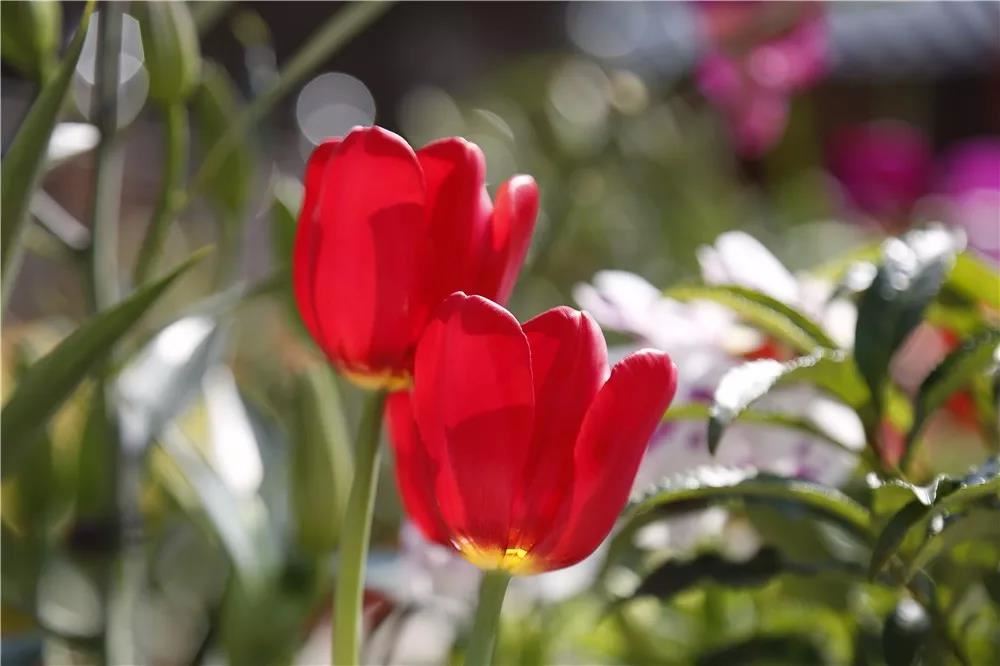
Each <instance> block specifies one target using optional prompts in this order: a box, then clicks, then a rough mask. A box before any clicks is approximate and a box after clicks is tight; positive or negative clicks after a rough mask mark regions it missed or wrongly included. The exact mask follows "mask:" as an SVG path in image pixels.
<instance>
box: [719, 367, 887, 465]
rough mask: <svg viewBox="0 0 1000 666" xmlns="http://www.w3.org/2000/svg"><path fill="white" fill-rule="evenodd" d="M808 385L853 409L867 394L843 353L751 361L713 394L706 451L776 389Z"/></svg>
mask: <svg viewBox="0 0 1000 666" xmlns="http://www.w3.org/2000/svg"><path fill="white" fill-rule="evenodd" d="M790 384H810V385H812V386H815V387H817V388H820V389H822V390H824V391H825V392H827V393H830V394H831V395H833V396H834V397H836V398H838V399H840V400H842V401H843V402H845V403H846V404H848V405H850V406H851V407H854V408H855V409H857V408H859V407H860V406H862V405H864V404H865V403H866V402H867V400H868V393H867V390H866V388H865V386H864V384H863V383H862V382H861V381H860V378H859V377H858V376H857V372H856V370H855V369H854V367H853V364H852V363H851V362H850V360H849V359H848V358H847V355H846V354H845V353H844V352H838V351H829V350H822V351H817V352H815V353H814V354H811V355H809V356H803V357H800V358H797V359H793V360H791V361H788V362H786V363H779V362H778V361H773V360H761V361H750V362H749V363H744V364H743V365H741V366H738V367H736V368H733V369H732V370H730V371H729V372H727V373H726V374H725V375H724V376H723V377H722V379H721V380H719V385H718V387H717V388H716V390H715V396H714V403H713V405H712V407H711V410H710V418H709V422H708V447H709V451H711V452H712V453H714V452H715V450H716V449H717V448H718V445H719V441H720V440H721V439H722V435H723V433H724V432H725V429H726V428H727V427H728V426H729V425H730V424H731V423H732V422H733V421H734V420H736V419H737V418H741V416H742V415H743V414H744V412H745V410H746V409H747V408H748V407H750V406H751V405H752V404H753V403H754V402H756V401H757V400H759V399H760V398H762V397H764V396H765V395H766V394H767V393H768V392H769V391H770V390H771V389H773V388H775V387H776V386H785V385H790Z"/></svg>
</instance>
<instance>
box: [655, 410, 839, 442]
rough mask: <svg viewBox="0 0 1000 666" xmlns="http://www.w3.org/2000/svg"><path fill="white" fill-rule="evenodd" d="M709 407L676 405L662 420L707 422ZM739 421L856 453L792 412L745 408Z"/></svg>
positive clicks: (740, 414) (709, 413) (709, 412)
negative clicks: (808, 437) (806, 436)
mask: <svg viewBox="0 0 1000 666" xmlns="http://www.w3.org/2000/svg"><path fill="white" fill-rule="evenodd" d="M711 413H712V412H711V407H710V406H709V405H705V404H701V403H690V404H687V405H676V406H674V407H671V408H670V409H669V410H667V413H666V414H664V415H663V420H664V421H705V422H706V423H707V422H708V420H709V418H710V416H711ZM736 420H738V421H739V422H740V423H749V424H753V425H762V426H776V427H779V428H787V429H789V430H797V431H798V432H801V433H802V434H804V435H809V436H810V437H815V438H817V439H820V440H823V441H824V442H827V443H828V444H831V445H833V446H836V447H837V448H841V449H845V450H847V451H850V452H852V453H856V452H857V450H856V449H855V448H854V447H852V446H850V445H848V444H846V443H844V442H842V441H840V440H838V439H836V438H834V437H832V436H830V433H828V432H826V431H825V430H823V429H822V428H820V427H819V426H817V425H816V424H815V423H813V422H812V421H810V420H809V419H806V418H803V417H801V416H795V415H792V414H784V413H781V412H770V411H763V410H756V409H745V410H743V411H742V412H740V413H739V415H738V416H737V417H736Z"/></svg>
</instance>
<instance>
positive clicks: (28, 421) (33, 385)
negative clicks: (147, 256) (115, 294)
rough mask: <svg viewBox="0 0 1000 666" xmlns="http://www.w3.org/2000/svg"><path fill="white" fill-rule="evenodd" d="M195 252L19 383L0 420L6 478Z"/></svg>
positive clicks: (94, 321)
mask: <svg viewBox="0 0 1000 666" xmlns="http://www.w3.org/2000/svg"><path fill="white" fill-rule="evenodd" d="M204 255H205V253H204V252H197V253H195V254H194V255H193V256H191V257H190V258H189V259H188V260H187V261H185V262H183V263H182V264H181V265H180V266H178V267H177V268H175V269H174V270H173V271H171V272H170V273H168V274H167V275H166V276H164V277H163V278H161V279H160V280H158V281H156V282H154V283H152V284H150V285H148V286H146V287H143V288H142V289H139V290H138V291H136V292H135V293H133V294H132V295H131V296H130V297H129V298H128V299H126V300H124V301H122V302H121V303H119V304H118V305H116V306H114V307H113V308H111V309H109V310H106V311H104V312H101V313H99V314H97V315H95V316H94V317H92V318H91V319H89V320H88V321H86V322H84V323H83V324H82V325H81V326H80V327H79V328H78V329H76V330H75V331H74V332H73V333H71V334H70V335H69V336H68V337H67V338H66V339H65V340H63V341H62V342H61V343H59V345H57V346H56V348H55V349H53V350H52V351H50V352H49V353H48V354H46V355H45V356H44V357H43V358H42V359H40V360H39V361H38V362H37V363H35V364H34V365H33V366H31V368H29V370H28V372H27V373H26V374H25V377H24V379H23V380H22V381H21V382H19V383H18V385H17V387H16V388H15V389H14V392H13V394H12V395H11V396H10V399H8V400H7V403H6V404H5V405H4V406H3V412H2V414H0V419H2V424H0V432H2V437H0V439H2V441H3V445H2V446H3V449H2V466H3V478H7V477H8V476H9V475H11V474H14V473H15V472H16V471H17V466H18V463H19V460H20V458H21V456H22V455H23V454H24V452H25V449H26V447H27V446H30V443H31V441H32V440H33V437H34V436H35V435H36V434H37V431H38V429H39V428H41V427H42V426H44V425H45V423H46V422H47V421H48V419H49V417H51V416H52V414H53V413H55V411H56V410H57V409H58V408H59V406H60V405H61V404H62V403H63V401H64V400H65V399H66V398H68V397H69V395H70V394H71V393H72V392H73V389H75V388H76V386H77V385H78V384H79V383H80V382H81V381H83V379H84V378H85V377H86V376H87V375H88V373H89V372H90V371H91V369H92V368H94V367H96V366H97V365H98V364H99V362H100V361H101V359H103V358H104V357H105V356H106V355H107V354H108V352H109V351H110V350H111V348H112V347H114V345H115V344H116V343H117V342H118V341H119V340H120V339H121V338H122V337H123V336H124V335H125V334H126V333H128V332H129V331H130V330H131V329H132V327H133V326H134V325H135V324H136V322H138V321H139V319H140V318H141V317H142V316H143V315H144V314H145V313H146V312H147V311H148V310H149V309H150V308H151V307H152V306H153V305H154V304H155V303H156V302H157V301H158V300H159V298H160V296H162V295H163V293H164V292H165V291H166V290H167V288H168V287H170V285H172V284H173V283H174V282H175V281H176V280H177V278H179V277H180V276H181V275H183V274H184V272H186V271H187V270H188V269H189V268H190V267H191V266H193V265H194V264H195V263H197V262H198V261H200V260H201V258H202V257H203V256H204Z"/></svg>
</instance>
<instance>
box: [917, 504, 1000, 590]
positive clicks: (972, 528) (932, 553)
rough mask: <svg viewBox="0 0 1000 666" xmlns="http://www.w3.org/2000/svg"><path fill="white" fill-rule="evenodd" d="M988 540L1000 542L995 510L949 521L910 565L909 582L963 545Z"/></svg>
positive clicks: (999, 523)
mask: <svg viewBox="0 0 1000 666" xmlns="http://www.w3.org/2000/svg"><path fill="white" fill-rule="evenodd" d="M973 540H984V541H987V542H991V543H996V542H997V541H998V540H1000V520H997V511H996V508H995V507H982V508H977V507H975V506H973V507H972V508H971V510H969V511H966V512H963V513H961V514H958V515H956V516H954V517H952V518H951V519H949V520H948V521H947V522H945V524H944V526H943V527H942V528H941V530H940V531H938V532H936V533H935V534H932V535H930V536H929V537H927V539H926V540H924V542H923V543H922V544H921V545H920V548H918V549H917V552H916V553H915V554H914V556H913V558H912V559H911V560H910V562H909V563H908V564H907V566H906V574H905V576H906V579H907V580H909V579H910V578H912V577H913V576H914V575H915V574H916V573H917V571H919V570H920V569H924V568H926V567H927V566H928V565H929V564H930V563H931V562H933V561H934V560H935V559H937V558H938V557H940V556H941V555H943V554H944V553H946V552H947V551H949V550H951V549H952V548H953V547H955V546H957V545H958V544H960V543H963V542H966V541H973Z"/></svg>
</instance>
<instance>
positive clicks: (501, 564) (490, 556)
mask: <svg viewBox="0 0 1000 666" xmlns="http://www.w3.org/2000/svg"><path fill="white" fill-rule="evenodd" d="M455 547H456V548H458V550H459V552H461V553H462V557H464V558H465V559H466V560H468V561H469V562H471V563H472V564H474V565H476V566H477V567H479V568H480V569H484V570H486V571H495V570H498V569H499V570H501V571H506V572H507V573H510V574H516V575H517V574H519V575H528V574H533V573H538V568H537V566H536V565H537V562H535V560H534V558H532V557H531V556H530V554H529V553H528V551H527V550H525V549H524V548H480V547H479V546H477V545H476V544H474V543H472V542H471V541H463V542H461V543H456V544H455Z"/></svg>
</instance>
